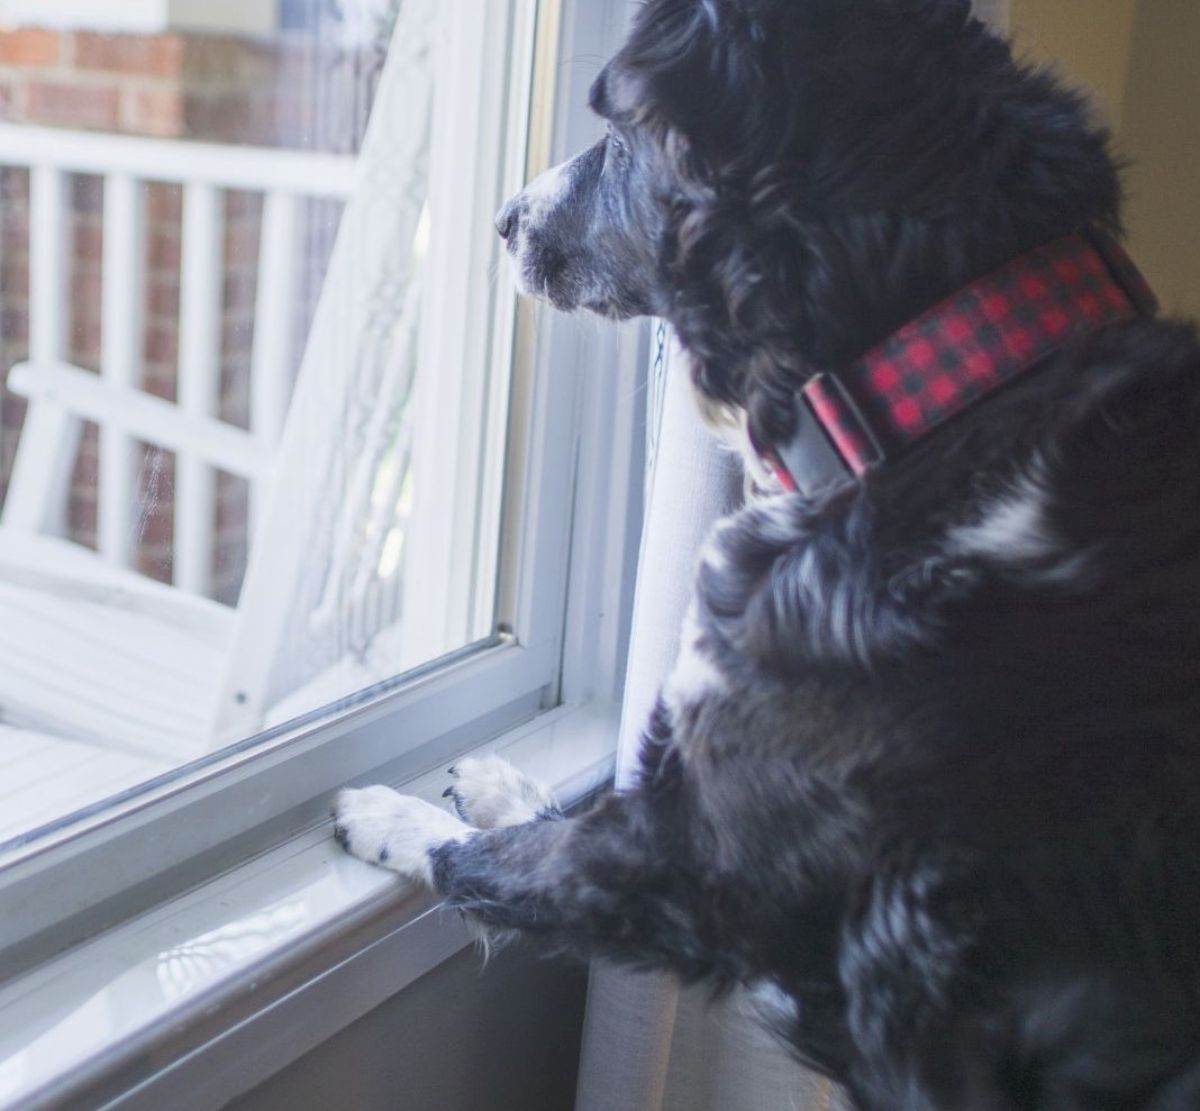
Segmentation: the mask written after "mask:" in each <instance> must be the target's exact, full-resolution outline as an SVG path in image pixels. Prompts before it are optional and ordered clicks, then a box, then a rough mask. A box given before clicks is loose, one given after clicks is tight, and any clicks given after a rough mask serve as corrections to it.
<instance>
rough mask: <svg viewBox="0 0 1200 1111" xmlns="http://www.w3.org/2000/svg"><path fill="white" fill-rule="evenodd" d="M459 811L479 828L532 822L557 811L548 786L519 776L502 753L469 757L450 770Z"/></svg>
mask: <svg viewBox="0 0 1200 1111" xmlns="http://www.w3.org/2000/svg"><path fill="white" fill-rule="evenodd" d="M451 774H452V775H453V776H454V780H455V782H454V786H453V787H452V788H451V790H452V791H453V793H454V801H455V805H456V806H457V807H458V812H459V814H460V815H461V816H462V817H463V818H464V819H465V820H466V821H468V822H470V823H471V824H472V825H473V826H476V827H478V828H479V829H498V828H500V827H502V826H518V825H523V824H524V823H526V822H532V821H533V820H534V819H535V818H537V816H538V815H539V814H541V813H544V812H545V811H548V810H551V811H556V810H558V803H557V802H556V801H555V798H554V796H553V795H552V794H551V793H550V791H549V789H548V788H546V787H544V786H543V785H542V784H540V783H538V782H536V781H535V780H532V779H530V778H529V777H528V776H525V775H522V774H521V773H520V772H519V771H517V769H516V768H514V767H513V766H512V764H510V763H509V762H508V761H507V760H505V759H504V758H503V757H502V756H470V757H468V758H467V759H465V760H460V761H459V762H458V763H457V764H455V765H454V768H453V769H452V770H451Z"/></svg>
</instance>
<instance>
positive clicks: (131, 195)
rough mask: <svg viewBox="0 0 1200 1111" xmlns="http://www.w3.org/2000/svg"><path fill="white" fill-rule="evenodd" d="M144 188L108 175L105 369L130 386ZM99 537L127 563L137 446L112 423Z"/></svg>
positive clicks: (138, 322) (137, 347)
mask: <svg viewBox="0 0 1200 1111" xmlns="http://www.w3.org/2000/svg"><path fill="white" fill-rule="evenodd" d="M141 197H142V194H141V187H140V185H139V184H138V183H137V181H136V180H135V179H134V178H132V177H130V176H129V175H128V174H109V175H108V176H107V177H106V178H105V179H104V260H103V268H104V269H103V273H104V280H103V286H102V306H101V329H102V330H101V353H100V371H101V374H102V375H103V377H104V380H105V381H106V382H109V383H111V384H112V385H114V386H119V387H122V388H125V389H128V388H132V387H134V386H136V385H138V384H139V380H140V378H141V364H142V350H141V348H142V332H143V322H144V317H145V312H144V308H143V306H144V303H145V286H144V281H143V257H144V251H143V247H142V203H141ZM99 465H100V476H99V489H98V498H99V506H98V514H99V520H98V541H99V550H100V555H101V556H102V557H103V558H104V559H105V560H106V561H107V562H108V563H111V564H113V565H114V566H117V567H128V566H129V565H130V563H131V560H132V556H133V551H132V548H133V537H134V536H135V535H136V531H135V530H136V512H137V511H136V506H135V502H136V494H137V491H136V490H135V483H136V480H137V450H136V447H135V445H134V443H133V441H132V440H130V438H129V436H128V435H127V434H126V433H125V432H124V431H123V430H122V429H120V428H118V427H114V426H112V425H101V427H100V460H99Z"/></svg>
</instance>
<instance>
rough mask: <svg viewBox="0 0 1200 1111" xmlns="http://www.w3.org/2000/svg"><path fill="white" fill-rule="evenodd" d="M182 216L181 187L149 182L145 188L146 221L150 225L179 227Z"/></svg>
mask: <svg viewBox="0 0 1200 1111" xmlns="http://www.w3.org/2000/svg"><path fill="white" fill-rule="evenodd" d="M182 216H183V187H182V186H180V185H168V184H166V183H164V182H151V183H150V184H149V185H148V186H147V187H146V219H147V220H148V221H149V222H150V223H151V224H174V225H175V227H178V226H179V221H180V219H181V218H182Z"/></svg>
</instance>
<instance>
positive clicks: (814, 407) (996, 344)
mask: <svg viewBox="0 0 1200 1111" xmlns="http://www.w3.org/2000/svg"><path fill="white" fill-rule="evenodd" d="M1157 307H1158V306H1157V302H1156V300H1155V298H1154V294H1153V292H1152V291H1151V290H1150V287H1149V285H1148V284H1147V283H1146V281H1145V280H1144V278H1143V277H1142V275H1141V274H1140V272H1139V271H1138V270H1137V268H1136V266H1134V264H1133V262H1132V261H1131V260H1130V259H1129V257H1128V256H1127V255H1126V254H1125V252H1124V251H1123V250H1122V249H1121V247H1120V245H1119V244H1118V243H1117V242H1116V240H1115V239H1113V238H1111V237H1110V236H1108V235H1106V234H1104V233H1101V232H1092V233H1090V234H1075V235H1070V236H1065V237H1060V238H1058V239H1056V240H1055V241H1054V242H1052V243H1049V244H1045V245H1043V246H1041V247H1039V248H1038V249H1036V250H1034V251H1031V252H1027V253H1025V254H1023V255H1021V256H1019V257H1017V258H1016V259H1013V260H1010V261H1009V262H1007V263H1006V264H1005V265H1004V266H1001V267H999V268H997V269H996V270H994V271H992V272H990V273H989V274H987V275H985V276H983V277H981V278H978V279H976V280H975V281H973V282H970V283H967V284H966V285H964V287H963V288H961V289H959V290H957V291H955V293H954V294H953V295H952V296H950V297H947V298H945V299H944V300H942V301H941V302H939V303H938V304H937V305H935V306H933V307H932V308H930V309H928V310H927V311H925V312H924V313H922V314H920V315H919V316H916V317H915V318H913V319H911V320H909V321H908V322H906V324H905V325H904V326H903V327H901V328H899V329H897V330H896V331H895V332H893V333H892V334H891V335H890V336H888V337H887V338H886V339H885V340H884V341H883V342H881V343H880V344H878V345H876V346H874V347H873V348H872V349H871V350H869V351H868V352H866V353H865V354H863V355H862V356H860V357H859V358H857V359H854V360H852V361H850V362H849V363H848V364H847V365H846V366H844V367H840V368H836V369H831V370H830V371H829V372H827V373H821V374H817V375H815V376H813V377H812V378H810V379H809V380H808V381H807V382H806V383H805V384H804V385H803V386H802V387H801V388H800V389H799V390H797V392H796V396H795V399H794V406H793V409H794V413H795V426H794V429H793V431H792V434H791V435H790V436H789V437H788V438H787V439H786V440H782V441H779V442H776V443H774V444H772V445H769V446H768V447H767V448H765V449H763V450H761V451H760V454H761V455H762V456H763V458H764V460H765V462H766V465H767V467H768V468H769V469H770V470H771V471H772V472H773V473H774V475H775V476H776V478H777V479H778V481H779V484H780V485H781V486H782V487H783V488H784V489H785V490H796V489H804V490H814V489H817V488H819V487H822V486H828V485H831V484H838V483H841V482H845V481H850V480H853V479H855V478H861V477H862V476H863V475H864V474H866V473H867V472H868V471H869V470H872V469H877V468H879V467H881V466H883V465H885V464H887V463H889V462H891V461H894V460H895V459H897V458H899V457H900V456H902V455H903V454H904V453H905V452H906V451H907V450H908V449H909V448H911V447H912V446H913V445H915V444H916V442H917V441H919V440H921V439H923V438H925V437H926V436H928V435H929V434H931V433H933V432H934V431H936V430H937V429H938V428H939V427H940V426H941V425H943V424H945V423H947V422H949V421H951V420H952V419H954V418H955V417H956V416H958V415H959V414H960V413H963V412H964V411H965V410H967V409H968V408H971V407H974V406H977V405H979V404H982V403H983V402H985V401H986V400H987V398H988V397H989V396H990V395H991V394H993V393H995V392H996V391H998V390H999V389H1001V388H1002V387H1004V386H1006V385H1007V384H1008V383H1010V382H1011V381H1013V380H1015V379H1016V378H1018V377H1021V376H1023V375H1025V374H1028V373H1030V372H1031V371H1033V370H1035V369H1036V368H1037V367H1038V366H1039V365H1041V364H1042V363H1043V362H1044V361H1045V360H1046V359H1047V357H1048V356H1049V355H1051V354H1052V353H1053V352H1054V351H1056V350H1058V349H1059V348H1061V347H1062V346H1064V345H1065V344H1066V343H1068V342H1070V341H1071V340H1073V339H1074V338H1076V337H1078V336H1080V335H1083V334H1086V333H1089V332H1093V331H1096V330H1098V329H1100V328H1102V327H1104V326H1106V325H1109V324H1114V323H1119V322H1123V321H1128V320H1131V319H1133V318H1135V317H1137V316H1150V315H1153V313H1154V312H1155V311H1156V310H1157Z"/></svg>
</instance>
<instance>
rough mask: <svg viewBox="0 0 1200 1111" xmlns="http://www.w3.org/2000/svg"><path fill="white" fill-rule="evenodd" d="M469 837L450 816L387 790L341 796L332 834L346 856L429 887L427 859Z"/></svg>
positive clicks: (368, 789) (466, 828)
mask: <svg viewBox="0 0 1200 1111" xmlns="http://www.w3.org/2000/svg"><path fill="white" fill-rule="evenodd" d="M472 832H473V831H472V830H471V827H470V826H468V825H466V824H464V823H463V822H460V821H459V820H458V819H457V818H456V817H454V815H453V814H448V813H446V811H445V810H441V809H439V808H438V807H436V806H431V805H430V804H429V803H427V802H425V801H424V800H423V799H418V798H414V797H413V796H411V795H402V794H400V793H399V792H398V791H393V790H392V789H391V788H390V787H364V788H362V789H361V790H346V791H342V792H341V793H340V794H339V795H338V797H337V802H336V803H335V805H334V834H335V836H336V837H337V839H338V840H339V841H340V842H341V843H342V844H343V845H344V846H345V847H346V850H347V851H348V852H350V853H351V854H353V855H354V856H356V857H358V858H359V859H360V860H365V861H367V862H368V863H370V864H380V865H382V866H383V867H385V868H390V869H391V870H392V871H393V872H398V873H399V874H400V875H402V876H405V877H407V878H408V879H412V880H420V881H421V882H422V883H425V884H432V883H433V866H432V862H431V861H430V859H429V854H430V853H431V852H432V851H433V850H434V849H436V848H437V847H438V846H439V845H444V844H445V843H446V842H447V841H459V842H461V841H465V840H467V839H468V838H469V837H470V836H471V834H472Z"/></svg>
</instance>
